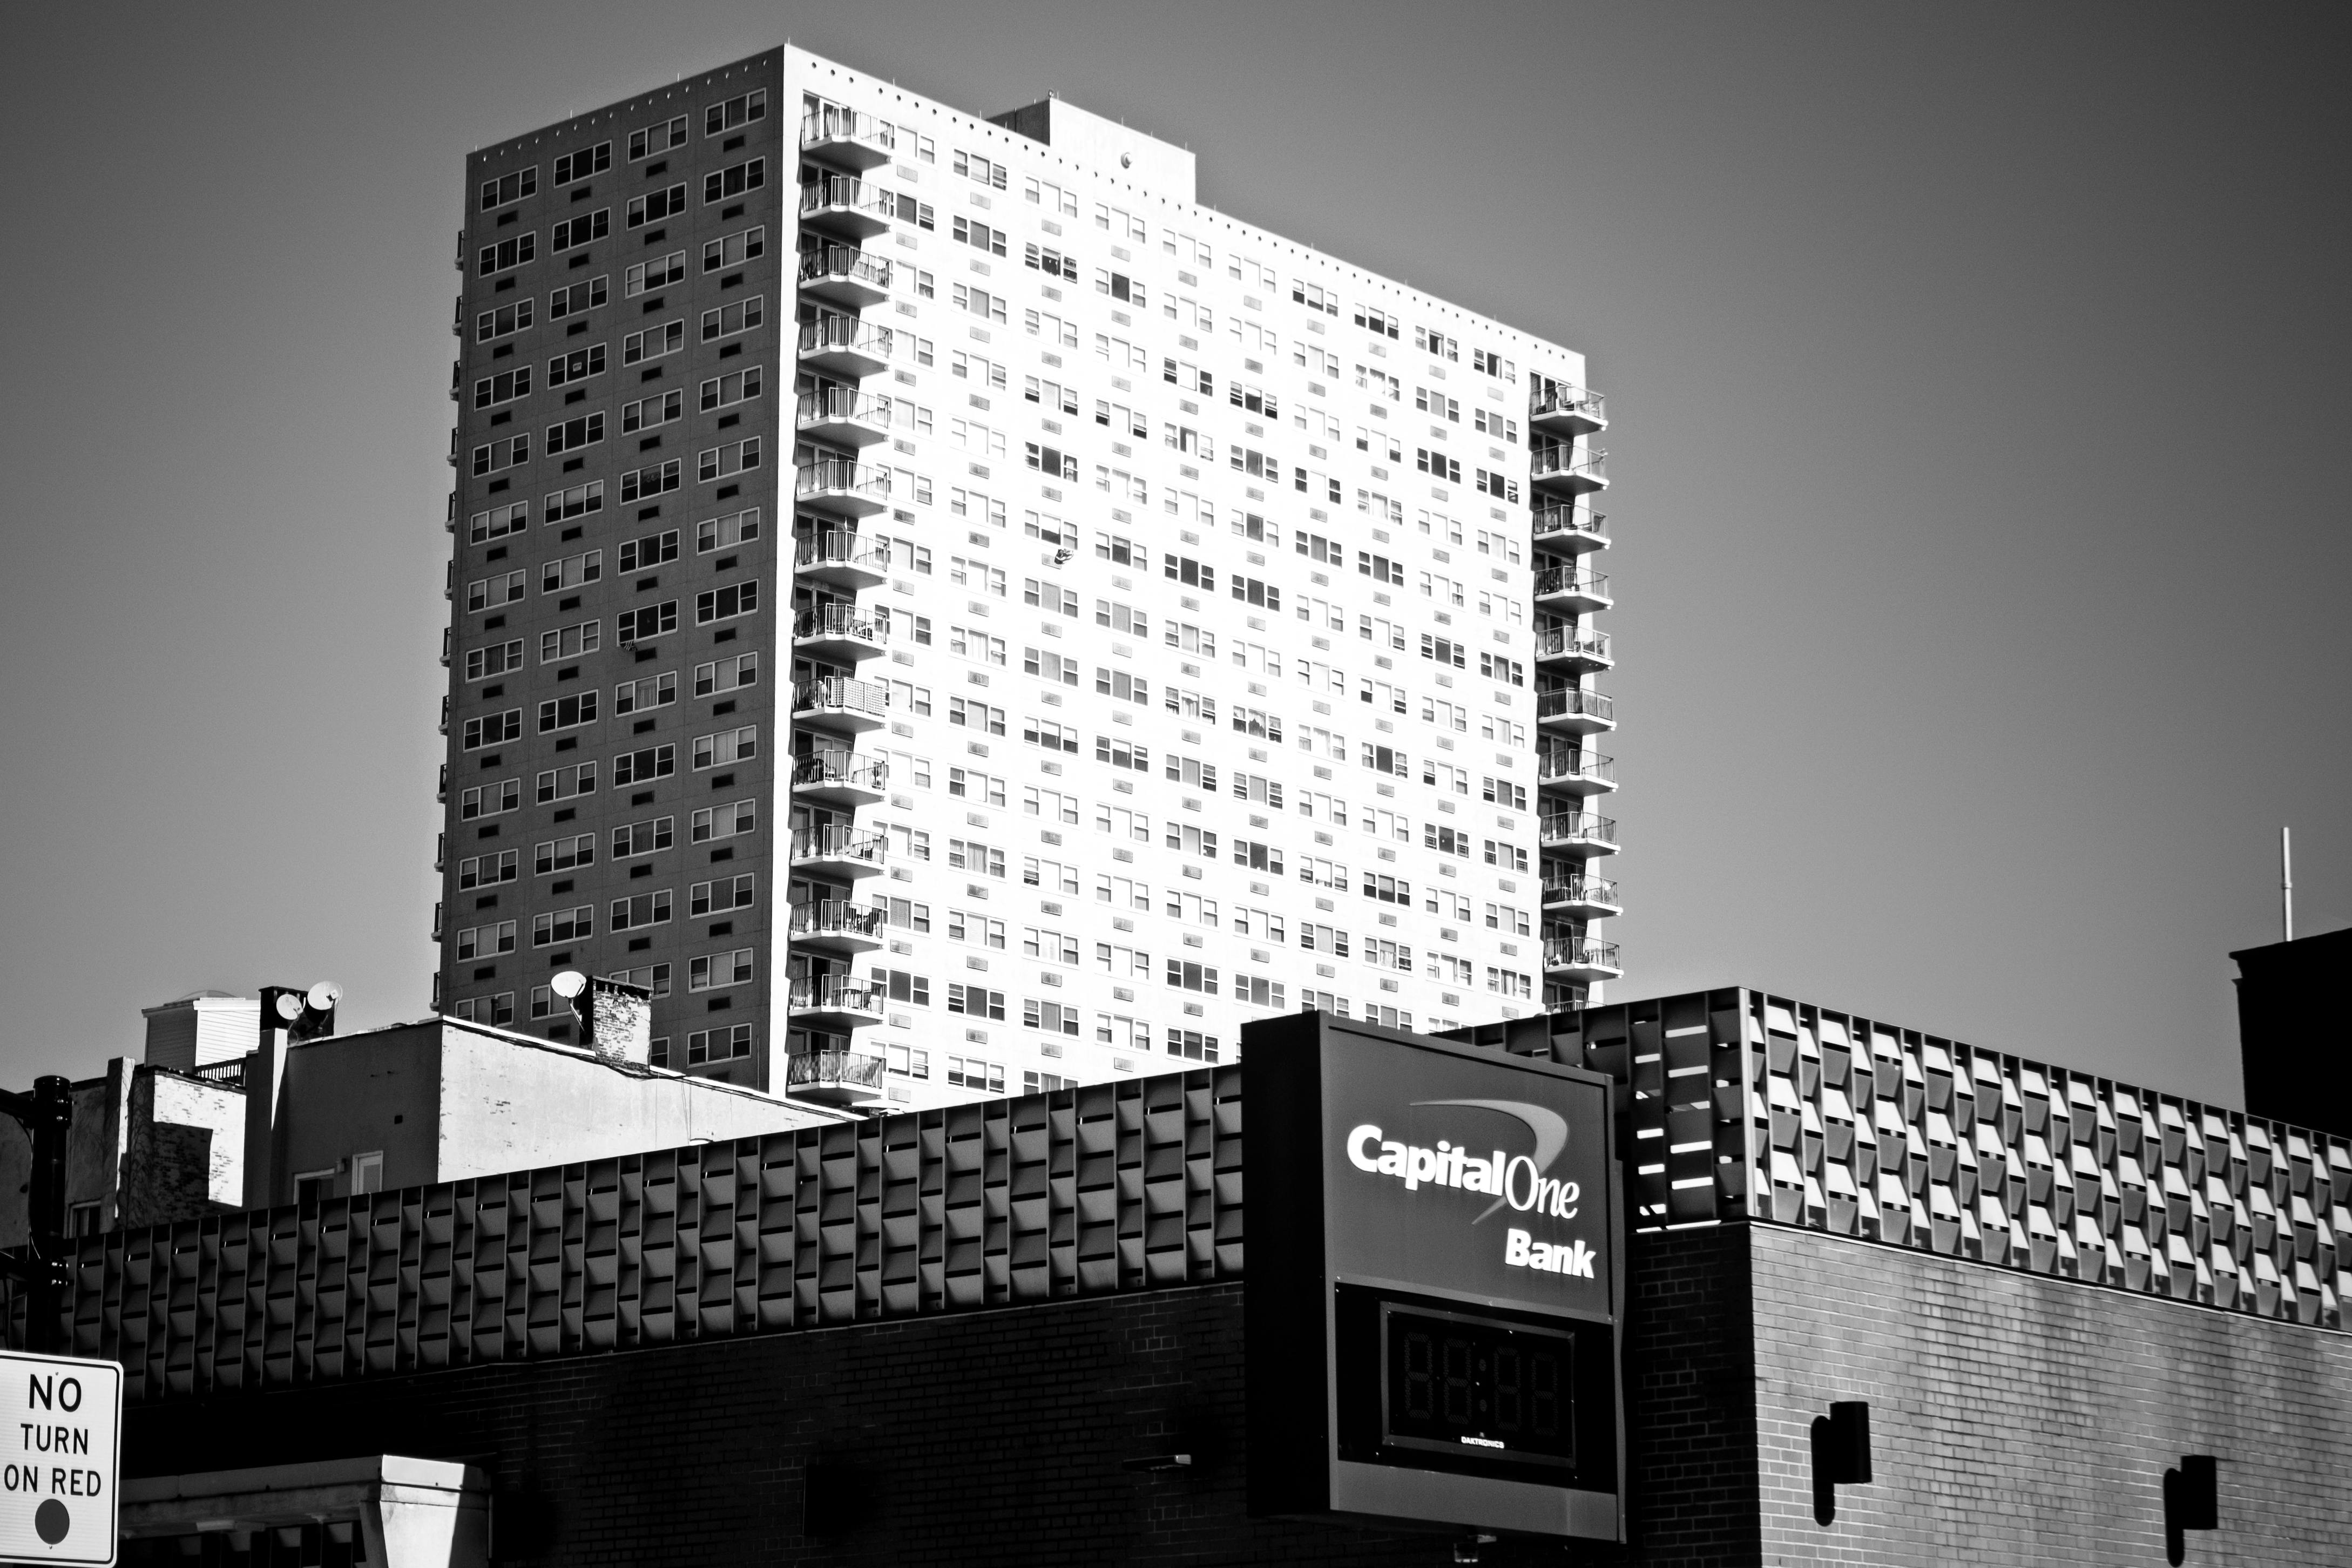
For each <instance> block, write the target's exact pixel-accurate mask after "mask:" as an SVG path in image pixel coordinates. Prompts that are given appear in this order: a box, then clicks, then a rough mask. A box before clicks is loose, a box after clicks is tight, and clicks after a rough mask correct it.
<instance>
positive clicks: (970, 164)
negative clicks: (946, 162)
mask: <svg viewBox="0 0 2352 1568" xmlns="http://www.w3.org/2000/svg"><path fill="white" fill-rule="evenodd" d="M955 172H956V173H957V174H961V175H964V176H965V177H966V178H968V179H972V180H976V181H978V182H979V183H980V184H983V185H989V186H992V187H993V188H995V189H997V190H1000V191H1001V190H1003V189H1004V165H1003V164H1002V163H993V162H991V161H990V160H989V159H986V158H983V157H982V156H980V155H979V154H978V153H965V152H961V151H959V152H958V153H956V155H955Z"/></svg>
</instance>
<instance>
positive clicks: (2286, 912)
mask: <svg viewBox="0 0 2352 1568" xmlns="http://www.w3.org/2000/svg"><path fill="white" fill-rule="evenodd" d="M2279 925H2280V927H2281V929H2282V930H2284V931H2285V933H2286V934H2285V936H2284V938H2283V939H2282V940H2284V941H2286V942H2293V941H2294V844H2293V842H2292V841H2291V840H2290V839H2289V837H2288V836H2287V830H2286V829H2285V828H2284V827H2282V828H2280V829H2279Z"/></svg>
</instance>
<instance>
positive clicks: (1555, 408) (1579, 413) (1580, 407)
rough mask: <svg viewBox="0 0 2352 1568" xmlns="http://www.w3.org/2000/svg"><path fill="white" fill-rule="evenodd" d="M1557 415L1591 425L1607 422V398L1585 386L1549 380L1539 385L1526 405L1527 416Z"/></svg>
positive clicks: (1532, 417)
mask: <svg viewBox="0 0 2352 1568" xmlns="http://www.w3.org/2000/svg"><path fill="white" fill-rule="evenodd" d="M1559 415H1572V416H1576V417H1578V418H1580V419H1583V420H1589V421H1591V423H1592V424H1593V425H1596V426H1600V425H1606V424H1608V423H1609V405H1608V400H1607V399H1606V398H1604V397H1602V396H1601V394H1599V393H1597V392H1595V391H1593V390H1592V389H1591V387H1586V386H1569V385H1567V384H1563V383H1560V382H1549V383H1546V384H1544V385H1543V386H1542V387H1540V388H1539V389H1538V391H1537V392H1536V394H1535V395H1534V397H1533V398H1532V399H1531V400H1530V401H1529V403H1528V417H1529V418H1530V419H1548V418H1551V417H1553V416H1559Z"/></svg>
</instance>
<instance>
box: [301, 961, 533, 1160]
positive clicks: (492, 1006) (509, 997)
mask: <svg viewBox="0 0 2352 1568" xmlns="http://www.w3.org/2000/svg"><path fill="white" fill-rule="evenodd" d="M450 1016H452V1017H455V1018H463V1019H465V1020H466V1021H467V1022H468V1023H473V1024H491V1025H495V1026H499V1027H504V1026H506V1025H509V1024H511V1023H513V1022H514V993H513V992H511V991H501V992H499V994H497V995H495V996H467V997H461V998H460V999H459V1000H458V1002H457V1005H456V1006H455V1007H454V1008H452V1009H451V1010H450ZM334 1180H335V1173H333V1172H332V1171H320V1172H317V1173H312V1174H310V1175H302V1176H297V1177H295V1178H294V1195H295V1196H296V1197H297V1198H305V1197H325V1196H328V1195H329V1189H331V1187H332V1186H333V1185H334ZM320 1182H324V1183H325V1184H326V1186H324V1187H318V1186H315V1185H314V1184H317V1183H320ZM306 1188H309V1189H310V1190H308V1191H306V1190H305V1189H306Z"/></svg>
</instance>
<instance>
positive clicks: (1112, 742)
mask: <svg viewBox="0 0 2352 1568" xmlns="http://www.w3.org/2000/svg"><path fill="white" fill-rule="evenodd" d="M1067 749H1068V750H1071V751H1076V749H1077V748H1076V746H1071V747H1069V748H1067ZM1095 761H1097V762H1098V763H1109V764H1110V765H1111V766H1113V767H1115V768H1129V769H1131V770H1133V771H1134V772H1136V773H1150V771H1151V752H1150V751H1149V750H1148V749H1147V748H1145V747H1142V746H1139V745H1137V744H1136V743H1135V742H1132V741H1127V740H1121V739H1118V738H1116V737H1113V736H1109V735H1097V736H1096V737H1095Z"/></svg>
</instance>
